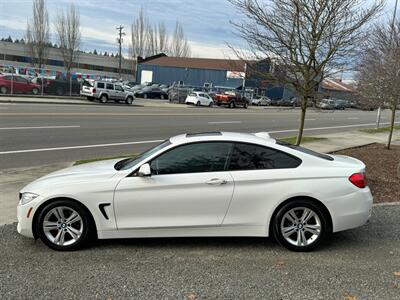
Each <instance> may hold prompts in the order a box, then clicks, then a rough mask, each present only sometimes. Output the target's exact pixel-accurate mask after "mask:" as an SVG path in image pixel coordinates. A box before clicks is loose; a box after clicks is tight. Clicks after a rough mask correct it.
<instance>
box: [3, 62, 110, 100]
mask: <svg viewBox="0 0 400 300" xmlns="http://www.w3.org/2000/svg"><path fill="white" fill-rule="evenodd" d="M85 80H116V78H111V77H106V76H102V75H96V74H82V73H77V72H61V71H57V70H51V69H39V68H32V67H18V66H11V65H0V95H38V96H70V97H72V96H79V95H80V90H81V87H82V84H83V82H84V81H85Z"/></svg>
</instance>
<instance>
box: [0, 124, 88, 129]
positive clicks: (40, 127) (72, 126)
mask: <svg viewBox="0 0 400 300" xmlns="http://www.w3.org/2000/svg"><path fill="white" fill-rule="evenodd" d="M80 127H81V126H79V125H71V126H33V127H3V128H0V130H22V129H60V128H80Z"/></svg>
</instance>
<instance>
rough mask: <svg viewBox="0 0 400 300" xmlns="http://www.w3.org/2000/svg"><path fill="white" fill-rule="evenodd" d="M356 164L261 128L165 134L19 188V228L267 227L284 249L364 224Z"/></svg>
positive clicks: (246, 230) (65, 237)
mask: <svg viewBox="0 0 400 300" xmlns="http://www.w3.org/2000/svg"><path fill="white" fill-rule="evenodd" d="M364 172H365V165H364V164H363V163H362V162H361V161H359V160H357V159H354V158H351V157H347V156H339V155H326V154H320V153H316V152H313V151H311V150H308V149H305V148H302V147H298V146H293V145H290V144H286V143H283V142H280V141H276V140H275V139H272V138H271V137H270V136H269V135H268V134H267V133H258V134H244V133H229V132H209V133H197V134H183V135H179V136H175V137H172V138H170V139H168V140H166V141H164V142H163V143H161V144H160V145H158V146H156V147H154V148H152V149H150V150H148V151H146V152H144V153H143V154H141V155H140V156H138V157H136V158H126V159H122V160H121V159H120V160H107V161H101V162H94V163H88V164H84V165H80V166H75V167H71V168H67V169H64V170H61V171H57V172H55V173H51V174H49V175H47V176H45V177H42V178H40V179H38V180H36V181H34V182H32V183H31V184H29V185H28V186H26V187H24V188H23V189H22V190H21V192H20V197H19V198H20V200H19V205H18V227H17V228H18V232H19V233H20V234H22V235H24V236H27V237H31V238H35V239H37V238H40V239H41V240H42V241H43V242H44V243H45V244H46V245H47V246H49V247H50V248H52V249H55V250H75V249H78V248H81V247H82V246H84V245H87V244H88V243H89V242H90V241H91V240H92V239H93V238H99V239H111V238H139V237H140V238H143V237H147V238H150V237H196V236H260V237H268V236H273V237H275V239H276V240H277V241H278V242H279V243H280V244H281V245H283V246H285V247H286V248H288V249H290V250H293V251H309V250H312V249H314V248H315V247H317V246H318V245H319V244H320V242H321V241H322V240H323V239H324V238H326V237H328V236H329V234H330V233H331V232H338V231H342V230H347V229H351V228H355V227H358V226H361V225H363V224H365V223H366V222H367V220H368V218H369V217H370V215H371V208H372V200H373V199H372V195H371V192H370V189H369V188H368V186H367V183H366V180H365V174H364Z"/></svg>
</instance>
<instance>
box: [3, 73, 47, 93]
mask: <svg viewBox="0 0 400 300" xmlns="http://www.w3.org/2000/svg"><path fill="white" fill-rule="evenodd" d="M40 91H41V86H39V85H37V84H35V83H33V82H31V81H29V80H28V79H26V78H24V77H22V76H15V75H14V76H12V75H0V93H1V94H10V93H11V92H12V93H13V94H33V95H37V94H39V92H40Z"/></svg>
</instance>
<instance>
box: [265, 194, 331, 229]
mask: <svg viewBox="0 0 400 300" xmlns="http://www.w3.org/2000/svg"><path fill="white" fill-rule="evenodd" d="M296 200H308V201H311V202H313V203H314V204H316V205H317V206H318V207H319V208H320V209H321V210H322V212H323V214H324V215H325V216H326V218H327V221H328V232H332V228H333V222H332V216H331V214H330V212H329V210H328V208H327V207H326V206H325V205H324V204H323V203H322V202H321V201H320V200H318V199H316V198H313V197H310V196H295V197H291V198H288V199H286V200H285V201H283V202H282V203H280V204H279V205H278V206H277V207H276V208H275V210H274V212H273V213H272V216H271V218H270V221H269V226H268V236H272V234H273V226H274V222H273V221H274V219H275V216H276V214H277V213H278V211H279V210H280V209H281V208H282V207H283V206H284V205H286V204H287V203H289V202H293V201H296Z"/></svg>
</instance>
